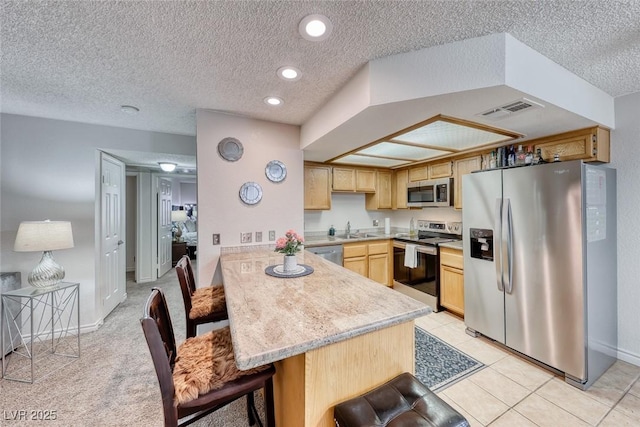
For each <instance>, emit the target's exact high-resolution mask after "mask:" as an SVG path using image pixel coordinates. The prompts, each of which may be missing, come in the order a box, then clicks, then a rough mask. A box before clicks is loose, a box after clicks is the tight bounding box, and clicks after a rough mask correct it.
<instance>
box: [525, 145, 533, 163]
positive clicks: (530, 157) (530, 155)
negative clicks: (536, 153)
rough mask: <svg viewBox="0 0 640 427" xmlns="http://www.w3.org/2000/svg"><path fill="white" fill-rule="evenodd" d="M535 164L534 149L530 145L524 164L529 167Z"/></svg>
mask: <svg viewBox="0 0 640 427" xmlns="http://www.w3.org/2000/svg"><path fill="white" fill-rule="evenodd" d="M532 163H533V148H532V147H531V146H530V145H529V146H528V147H527V153H526V154H525V157H524V164H525V165H527V166H529V165H531V164H532Z"/></svg>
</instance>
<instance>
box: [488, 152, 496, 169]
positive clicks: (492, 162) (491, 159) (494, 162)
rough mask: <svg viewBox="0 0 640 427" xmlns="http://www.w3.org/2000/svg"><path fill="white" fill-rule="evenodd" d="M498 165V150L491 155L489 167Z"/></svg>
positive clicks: (493, 167)
mask: <svg viewBox="0 0 640 427" xmlns="http://www.w3.org/2000/svg"><path fill="white" fill-rule="evenodd" d="M495 167H496V152H495V151H492V152H491V157H489V169H495Z"/></svg>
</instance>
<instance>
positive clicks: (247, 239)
mask: <svg viewBox="0 0 640 427" xmlns="http://www.w3.org/2000/svg"><path fill="white" fill-rule="evenodd" d="M251 234H253V233H240V243H251Z"/></svg>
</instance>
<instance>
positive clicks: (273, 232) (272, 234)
mask: <svg viewBox="0 0 640 427" xmlns="http://www.w3.org/2000/svg"><path fill="white" fill-rule="evenodd" d="M274 240H276V230H269V241H270V242H273V241H274Z"/></svg>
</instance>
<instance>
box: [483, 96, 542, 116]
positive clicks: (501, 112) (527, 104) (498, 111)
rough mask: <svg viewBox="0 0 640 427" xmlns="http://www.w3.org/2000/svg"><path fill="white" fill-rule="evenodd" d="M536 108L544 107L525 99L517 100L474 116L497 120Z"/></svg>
mask: <svg viewBox="0 0 640 427" xmlns="http://www.w3.org/2000/svg"><path fill="white" fill-rule="evenodd" d="M536 108H544V105H542V104H538V103H537V102H534V101H531V100H530V99H527V98H522V99H518V100H516V101H513V102H509V103H508V104H505V105H501V106H499V107H494V108H491V109H489V110H487V111H485V112H482V113H479V114H476V116H480V117H484V118H485V119H490V120H497V119H501V118H503V117H507V116H511V115H513V114H519V113H522V112H524V111H529V110H533V109H536Z"/></svg>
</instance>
